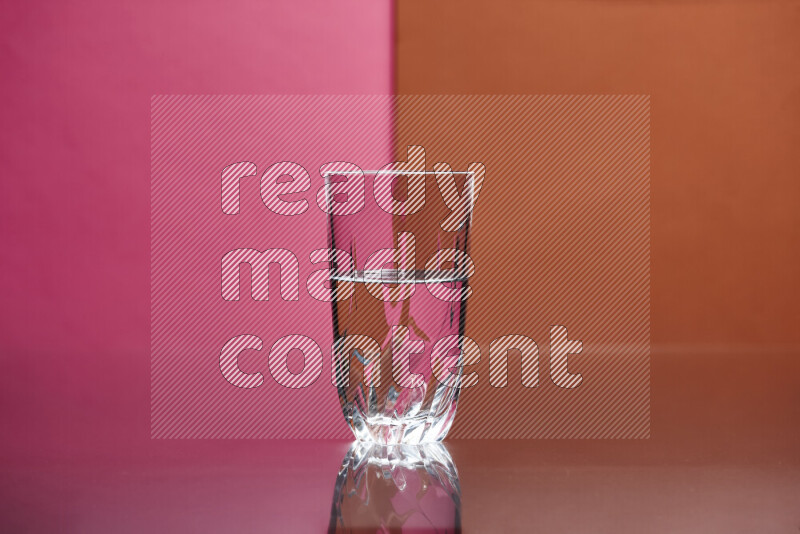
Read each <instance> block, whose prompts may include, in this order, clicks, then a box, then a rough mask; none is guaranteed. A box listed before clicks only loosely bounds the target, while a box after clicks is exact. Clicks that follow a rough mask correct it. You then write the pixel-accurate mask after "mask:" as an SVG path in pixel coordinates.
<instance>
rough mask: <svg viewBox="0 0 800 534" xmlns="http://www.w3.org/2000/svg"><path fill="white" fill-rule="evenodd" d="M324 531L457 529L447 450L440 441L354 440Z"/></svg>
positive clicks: (455, 489)
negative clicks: (405, 442)
mask: <svg viewBox="0 0 800 534" xmlns="http://www.w3.org/2000/svg"><path fill="white" fill-rule="evenodd" d="M328 532H398V533H399V532H442V533H445V532H461V488H460V486H459V483H458V473H457V472H456V468H455V465H454V464H453V460H452V458H451V457H450V453H448V452H447V449H446V448H445V447H444V445H442V444H441V443H426V444H423V445H380V444H373V443H367V442H360V441H357V442H355V443H353V445H352V446H351V447H350V450H348V451H347V455H346V456H345V458H344V461H343V463H342V467H341V469H340V470H339V476H338V477H337V479H336V487H335V489H334V493H333V505H332V507H331V521H330V526H329V528H328Z"/></svg>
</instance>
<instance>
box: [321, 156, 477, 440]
mask: <svg viewBox="0 0 800 534" xmlns="http://www.w3.org/2000/svg"><path fill="white" fill-rule="evenodd" d="M328 165H334V164H328ZM441 165H442V164H437V166H436V167H434V168H435V169H436V170H435V171H425V170H424V168H423V169H422V170H417V171H413V172H409V171H407V170H402V169H396V168H384V169H383V170H380V171H361V169H358V168H357V167H356V168H353V167H355V166H347V165H342V166H341V167H340V168H336V167H335V166H334V167H333V168H332V167H328V168H327V169H325V168H323V171H324V172H323V176H325V177H326V186H325V189H324V192H325V199H324V202H325V203H327V208H328V213H329V214H330V215H329V234H328V238H329V247H330V250H331V255H332V256H331V258H330V259H331V288H332V312H333V333H334V351H333V352H334V354H333V360H334V361H333V373H334V377H333V378H334V381H335V384H336V385H337V389H338V393H339V399H340V402H341V406H342V412H343V414H344V417H345V419H346V421H347V423H348V424H349V425H350V428H351V429H352V430H353V433H354V434H355V436H356V438H357V439H359V440H367V441H373V442H377V443H382V444H395V443H404V444H416V443H423V442H430V441H437V440H441V439H443V438H444V436H445V435H446V434H447V432H448V430H449V429H450V427H451V425H452V423H453V419H454V417H455V413H456V405H457V403H458V397H459V391H460V387H462V385H465V384H462V381H461V378H462V370H461V366H462V363H463V362H464V357H465V355H468V354H469V352H470V348H471V347H468V346H465V345H464V343H465V341H464V340H465V338H464V337H463V336H464V327H465V320H466V302H467V297H468V296H469V294H470V288H469V283H468V282H469V276H470V275H471V274H472V272H473V265H472V261H471V260H470V258H469V250H468V244H469V232H470V225H471V222H472V212H473V206H474V196H475V195H474V193H473V192H474V190H475V173H474V172H461V173H454V172H452V171H450V170H449V167H447V166H445V167H440V166H441ZM387 167H388V166H387ZM370 186H372V192H373V195H372V196H370V195H369V194H363V192H364V191H367V192H368V191H369V189H370ZM362 195H363V196H362ZM469 343H471V342H469Z"/></svg>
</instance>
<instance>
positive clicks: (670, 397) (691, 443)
mask: <svg viewBox="0 0 800 534" xmlns="http://www.w3.org/2000/svg"><path fill="white" fill-rule="evenodd" d="M396 9H397V28H398V29H397V37H396V38H397V56H396V63H397V73H396V88H397V92H398V93H399V94H648V95H650V96H651V191H652V204H651V206H652V214H651V222H652V227H651V252H652V264H651V266H652V271H651V275H652V276H651V280H652V286H651V288H652V293H651V325H652V331H651V333H652V338H651V339H652V350H653V352H652V368H651V376H652V391H651V400H652V404H651V415H652V425H651V428H652V440H651V441H652V444H651V445H648V447H649V448H650V449H651V450H652V451H654V453H655V454H657V455H661V454H669V455H674V454H679V455H680V454H684V455H687V456H696V455H701V456H704V457H709V458H711V457H714V455H720V454H721V455H723V456H729V455H733V456H736V455H737V454H739V453H745V454H747V455H773V457H782V458H786V456H787V455H791V456H792V457H796V451H797V450H798V447H800V431H799V430H798V423H800V417H799V416H798V410H800V387H798V386H799V385H800V378H798V376H799V374H800V353H798V350H797V347H798V345H799V344H800V328H798V326H799V325H800V306H798V296H800V292H799V291H798V289H800V287H799V285H800V276H798V273H800V210H798V206H800V150H798V147H800V120H798V119H800V69H798V64H799V61H798V60H799V59H800V53H799V52H800V32H798V28H800V4H798V3H797V2H722V1H719V2H666V1H664V2H645V1H640V2H625V1H603V2H593V1H567V2H556V1H547V2H525V1H509V0H501V1H497V2H491V3H489V2H480V1H477V0H465V1H453V0H437V1H435V2H430V1H422V0H399V1H398V2H397V6H396ZM492 178H493V177H492V175H491V169H489V170H488V172H487V183H489V181H490V180H492ZM520 191H523V192H524V189H521V190H520ZM508 194H509V191H507V190H504V189H502V188H497V187H495V188H491V187H486V188H485V191H484V192H483V193H482V196H481V198H480V201H479V205H478V207H477V211H478V218H479V220H480V223H481V224H482V225H484V227H489V228H490V229H491V230H490V231H491V232H494V233H497V234H502V233H508V232H520V231H521V229H520V228H518V227H517V226H513V227H512V226H509V225H508V224H507V223H508V222H509V220H510V219H509V218H503V217H502V216H500V215H499V212H498V211H497V210H494V211H493V210H489V209H484V210H483V211H481V210H482V208H481V205H482V206H483V207H484V208H485V207H486V206H487V205H492V204H493V203H501V202H503V200H504V198H503V196H504V195H508ZM528 201H532V200H531V199H528ZM515 202H516V204H517V205H520V206H524V205H525V202H526V199H525V198H524V196H523V197H520V198H517V199H516V201H515ZM514 222H515V223H517V222H518V219H514ZM522 231H523V232H524V229H522ZM477 232H478V230H477V229H476V235H477ZM476 243H477V241H476ZM476 246H479V245H476ZM486 246H491V245H486ZM474 253H475V254H478V255H480V251H477V250H476V251H474ZM479 267H480V269H481V276H482V277H487V276H488V277H490V276H492V272H491V271H492V269H493V268H494V267H493V266H492V265H491V263H485V262H484V263H482V264H480V266H479ZM494 274H495V275H500V274H501V273H500V272H499V271H498V272H496V273H494ZM516 289H517V290H518V291H519V292H520V293H519V294H518V295H517V296H516V298H518V299H519V298H523V297H524V292H525V286H524V282H522V286H521V287H517V288H516ZM500 290H501V291H502V288H501V289H500ZM511 296H512V295H510V294H508V295H506V297H507V298H511ZM496 298H497V297H495V299H496ZM487 302H488V299H482V298H481V296H480V294H477V293H476V295H475V299H474V300H473V301H472V302H471V303H470V306H471V308H470V309H469V320H468V321H481V322H482V324H483V325H485V324H486V322H489V323H490V325H493V326H494V327H495V330H498V331H500V330H503V325H504V324H507V323H509V322H512V323H515V324H519V322H520V321H519V318H518V317H516V318H514V317H513V315H514V314H516V313H518V310H515V309H514V308H507V309H506V310H505V311H504V310H497V311H493V312H492V313H487V312H488V311H489V310H488V309H487V308H486V307H485V306H486V303H487ZM473 324H474V323H473ZM470 328H471V327H470V324H469V322H468V325H467V330H468V333H469V331H470ZM531 328H534V325H531ZM483 329H484V327H483V326H482V327H481V330H483ZM571 446H573V447H574V446H577V447H579V445H571ZM676 447H677V448H676ZM626 448H627V446H626V447H623V450H625V449H626ZM620 452H622V451H620ZM623 454H627V453H623Z"/></svg>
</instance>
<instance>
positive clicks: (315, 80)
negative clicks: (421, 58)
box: [0, 0, 392, 454]
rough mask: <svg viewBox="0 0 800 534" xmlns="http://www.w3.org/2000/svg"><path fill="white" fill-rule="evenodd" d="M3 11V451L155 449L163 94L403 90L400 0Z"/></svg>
mask: <svg viewBox="0 0 800 534" xmlns="http://www.w3.org/2000/svg"><path fill="white" fill-rule="evenodd" d="M2 11H3V16H2V17H0V44H1V45H2V48H0V50H2V52H1V54H2V55H0V61H2V70H3V77H4V79H5V83H3V84H2V97H3V105H2V107H1V108H0V122H2V123H3V125H4V128H3V129H2V135H3V137H2V140H1V141H0V151H1V152H0V154H2V156H1V157H0V161H2V168H3V173H4V179H3V181H2V200H3V209H2V210H1V211H0V221H1V222H0V232H2V241H3V249H2V283H1V286H2V299H3V306H2V311H1V312H0V313H2V316H0V351H2V361H3V373H2V375H0V392H1V393H0V395H2V405H3V418H2V423H1V424H2V427H0V432H2V435H3V436H4V438H3V445H2V447H3V453H4V454H10V453H11V452H12V451H15V450H21V449H28V448H33V449H35V450H42V451H44V450H48V449H53V450H60V449H62V448H64V447H68V446H71V445H88V446H96V447H103V446H104V445H109V444H114V445H117V444H118V445H120V446H125V447H131V448H135V447H138V446H146V445H147V442H149V440H150V432H149V427H150V424H149V410H150V408H149V406H150V398H149V389H150V388H149V383H150V358H149V348H150V347H149V328H150V317H149V315H150V310H149V294H150V288H149V194H150V139H149V134H150V97H151V95H153V94H265V93H288V94H291V93H300V94H314V93H317V94H325V93H328V94H349V93H389V92H390V90H391V64H392V61H391V49H390V43H391V24H390V22H391V21H390V6H389V4H388V3H386V2H375V1H372V0H359V1H353V0H345V1H339V2H325V1H321V0H318V1H309V0H303V1H296V0H293V1H280V2H274V1H270V2H261V1H226V2H216V1H201V2H188V1H186V2H179V1H157V2H156V1H152V2H131V3H127V4H120V3H107V2H89V1H74V2H69V3H68V4H67V3H59V2H20V3H8V2H5V3H4V5H3V8H2ZM8 82H12V83H8ZM387 128H388V125H387ZM309 231H315V229H313V228H312V229H309ZM317 309H318V310H319V312H320V314H321V315H323V314H324V315H325V317H326V318H327V315H326V312H327V313H329V311H328V310H327V309H325V308H324V307H318V308H317ZM21 429H24V435H21V434H19V433H18V432H19V431H20V430H21Z"/></svg>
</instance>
